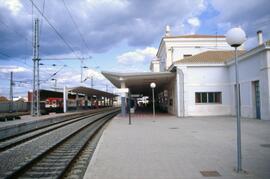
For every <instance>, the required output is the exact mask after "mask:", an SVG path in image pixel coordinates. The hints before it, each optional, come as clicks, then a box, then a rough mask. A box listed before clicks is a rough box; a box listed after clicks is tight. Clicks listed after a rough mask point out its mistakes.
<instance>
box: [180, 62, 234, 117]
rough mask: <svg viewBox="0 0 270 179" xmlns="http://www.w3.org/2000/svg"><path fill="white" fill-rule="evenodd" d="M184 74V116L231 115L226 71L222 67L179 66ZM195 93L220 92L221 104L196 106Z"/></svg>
mask: <svg viewBox="0 0 270 179" xmlns="http://www.w3.org/2000/svg"><path fill="white" fill-rule="evenodd" d="M179 69H181V70H182V71H183V73H184V105H185V107H184V110H185V111H184V115H185V116H209V115H231V105H230V104H231V99H230V95H231V94H230V85H229V82H228V80H229V79H228V70H227V68H225V67H224V66H200V67H199V66H187V67H186V68H183V67H181V66H179ZM195 92H221V93H222V103H221V104H196V103H195Z"/></svg>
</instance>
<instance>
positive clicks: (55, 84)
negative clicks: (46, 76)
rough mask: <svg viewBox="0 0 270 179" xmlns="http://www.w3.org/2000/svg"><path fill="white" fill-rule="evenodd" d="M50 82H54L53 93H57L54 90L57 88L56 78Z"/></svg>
mask: <svg viewBox="0 0 270 179" xmlns="http://www.w3.org/2000/svg"><path fill="white" fill-rule="evenodd" d="M51 80H52V81H54V91H57V90H56V88H57V79H56V78H52V79H51Z"/></svg>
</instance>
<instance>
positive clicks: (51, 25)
mask: <svg viewBox="0 0 270 179" xmlns="http://www.w3.org/2000/svg"><path fill="white" fill-rule="evenodd" d="M29 1H30V2H32V5H33V7H35V9H36V10H37V11H38V12H39V13H40V14H41V16H42V17H43V18H44V19H45V21H46V22H47V23H48V24H49V26H50V27H51V28H52V29H53V31H54V32H55V33H56V35H57V36H58V37H59V38H60V39H61V40H62V41H63V42H64V44H65V45H66V46H67V47H68V49H69V50H70V51H71V52H72V54H73V55H74V56H76V57H77V58H78V59H81V60H82V59H83V58H82V57H79V56H78V55H77V54H76V51H75V50H74V49H73V47H72V46H71V45H70V44H69V43H68V42H67V41H66V40H65V38H64V37H63V36H62V35H61V33H60V32H58V30H57V29H56V28H55V27H54V25H53V24H52V23H51V22H50V20H49V19H48V18H47V17H46V16H45V15H44V14H43V13H42V11H41V9H40V8H39V7H38V6H37V5H36V4H35V3H34V2H33V0H29Z"/></svg>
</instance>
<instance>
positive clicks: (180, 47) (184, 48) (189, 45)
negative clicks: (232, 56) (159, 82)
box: [157, 38, 233, 71]
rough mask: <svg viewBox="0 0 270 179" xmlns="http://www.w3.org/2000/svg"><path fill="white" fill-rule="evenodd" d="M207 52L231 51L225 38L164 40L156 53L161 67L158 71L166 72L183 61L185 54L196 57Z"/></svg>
mask: <svg viewBox="0 0 270 179" xmlns="http://www.w3.org/2000/svg"><path fill="white" fill-rule="evenodd" d="M172 49H173V50H172ZM209 50H233V49H232V48H231V47H230V46H229V45H228V44H227V42H226V40H225V38H218V39H216V38H164V39H163V41H162V42H161V45H160V48H159V51H158V53H157V58H158V59H160V61H161V65H162V66H161V69H160V71H166V70H167V69H168V68H169V67H170V66H171V65H172V63H173V62H174V61H177V60H181V59H183V58H184V55H185V54H191V55H196V54H199V53H202V52H205V51H209Z"/></svg>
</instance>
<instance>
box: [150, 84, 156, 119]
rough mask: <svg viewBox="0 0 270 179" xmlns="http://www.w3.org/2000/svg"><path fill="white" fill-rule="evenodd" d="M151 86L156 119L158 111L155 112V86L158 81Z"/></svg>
mask: <svg viewBox="0 0 270 179" xmlns="http://www.w3.org/2000/svg"><path fill="white" fill-rule="evenodd" d="M150 87H151V88H152V102H153V117H154V119H155V116H156V112H155V87H156V83H154V82H152V83H151V84H150Z"/></svg>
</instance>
